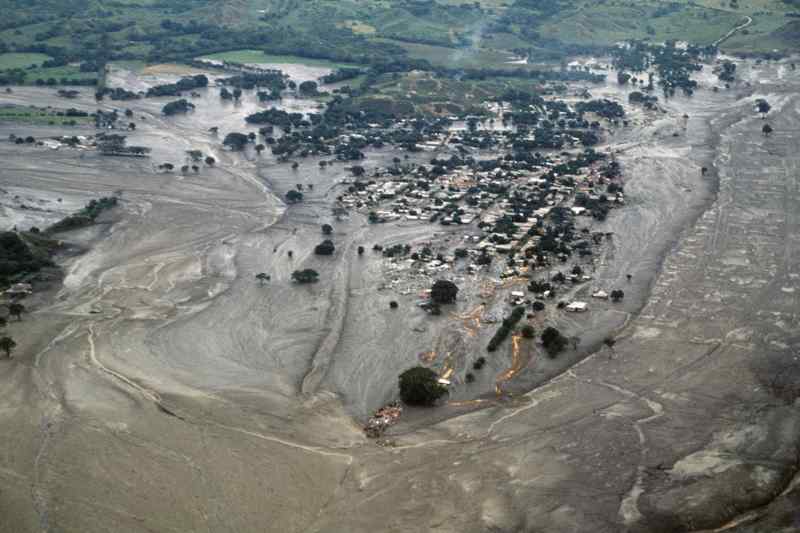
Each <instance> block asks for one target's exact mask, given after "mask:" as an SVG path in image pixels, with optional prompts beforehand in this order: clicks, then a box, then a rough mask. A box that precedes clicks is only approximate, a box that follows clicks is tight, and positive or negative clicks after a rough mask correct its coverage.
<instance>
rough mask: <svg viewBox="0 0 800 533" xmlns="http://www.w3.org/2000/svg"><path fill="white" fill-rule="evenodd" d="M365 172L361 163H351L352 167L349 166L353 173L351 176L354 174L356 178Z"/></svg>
mask: <svg viewBox="0 0 800 533" xmlns="http://www.w3.org/2000/svg"><path fill="white" fill-rule="evenodd" d="M365 172H366V170H364V167H362V166H361V165H353V166H352V167H350V173H351V174H353V176H355V177H356V178H360V177H361V176H363V175H364V173H365Z"/></svg>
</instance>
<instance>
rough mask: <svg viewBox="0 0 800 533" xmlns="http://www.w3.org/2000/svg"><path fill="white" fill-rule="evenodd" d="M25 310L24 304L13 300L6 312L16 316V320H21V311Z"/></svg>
mask: <svg viewBox="0 0 800 533" xmlns="http://www.w3.org/2000/svg"><path fill="white" fill-rule="evenodd" d="M24 312H25V306H24V305H22V304H21V303H17V302H14V303H12V304H9V306H8V314H9V315H11V316H15V317H17V320H22V313H24Z"/></svg>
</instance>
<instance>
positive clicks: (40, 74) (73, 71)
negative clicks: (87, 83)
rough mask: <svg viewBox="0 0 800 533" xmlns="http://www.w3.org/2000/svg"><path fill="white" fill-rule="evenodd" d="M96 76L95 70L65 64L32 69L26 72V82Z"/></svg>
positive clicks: (83, 78)
mask: <svg viewBox="0 0 800 533" xmlns="http://www.w3.org/2000/svg"><path fill="white" fill-rule="evenodd" d="M96 77H97V74H96V73H95V72H81V71H80V69H79V68H78V67H75V66H71V65H65V66H63V67H51V68H35V69H31V70H29V71H27V72H26V73H25V83H35V82H36V80H39V79H41V80H45V81H46V80H48V79H50V78H52V79H55V80H60V79H62V78H67V79H70V80H74V79H81V80H88V79H91V78H96Z"/></svg>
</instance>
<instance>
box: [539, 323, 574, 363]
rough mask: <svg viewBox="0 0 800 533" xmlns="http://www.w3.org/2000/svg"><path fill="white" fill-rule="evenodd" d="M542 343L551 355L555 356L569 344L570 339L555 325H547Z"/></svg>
mask: <svg viewBox="0 0 800 533" xmlns="http://www.w3.org/2000/svg"><path fill="white" fill-rule="evenodd" d="M541 339H542V344H543V345H544V349H545V350H547V353H548V354H549V355H550V357H555V356H556V355H557V354H558V353H560V352H561V351H563V350H564V348H565V347H566V346H567V342H568V339H567V338H566V337H565V336H564V335H562V334H561V332H560V331H558V330H557V329H556V328H554V327H552V326H551V327H547V328H545V330H544V331H543V332H542V337H541Z"/></svg>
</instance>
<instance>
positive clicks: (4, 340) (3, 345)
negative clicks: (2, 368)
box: [0, 337, 17, 359]
mask: <svg viewBox="0 0 800 533" xmlns="http://www.w3.org/2000/svg"><path fill="white" fill-rule="evenodd" d="M16 347H17V343H16V342H14V339H12V338H11V337H0V350H3V351H4V352H5V353H6V357H8V358H9V359H10V358H11V352H12V351H13V350H14V348H16Z"/></svg>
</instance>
